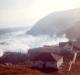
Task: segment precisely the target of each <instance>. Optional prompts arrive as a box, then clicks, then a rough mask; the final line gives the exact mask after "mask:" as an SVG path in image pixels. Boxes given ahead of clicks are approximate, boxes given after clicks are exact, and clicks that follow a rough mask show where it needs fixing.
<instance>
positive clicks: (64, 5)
mask: <svg viewBox="0 0 80 75" xmlns="http://www.w3.org/2000/svg"><path fill="white" fill-rule="evenodd" d="M73 8H80V0H0V28H3V27H15V26H31V25H34V24H35V23H36V22H37V21H38V20H40V19H41V18H43V17H44V16H46V15H48V14H50V13H52V12H55V11H62V10H68V9H73Z"/></svg>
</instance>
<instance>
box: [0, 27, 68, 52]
mask: <svg viewBox="0 0 80 75" xmlns="http://www.w3.org/2000/svg"><path fill="white" fill-rule="evenodd" d="M66 41H68V39H67V38H66V37H65V35H63V36H61V37H57V36H56V35H53V36H49V35H39V36H33V35H30V34H27V28H25V29H20V30H17V29H16V30H15V29H13V30H11V29H10V30H9V29H8V30H7V29H4V30H2V29H1V30H0V53H3V52H21V53H27V52H28V50H29V49H30V48H37V47H42V46H44V45H56V44H57V45H58V43H59V42H66Z"/></svg>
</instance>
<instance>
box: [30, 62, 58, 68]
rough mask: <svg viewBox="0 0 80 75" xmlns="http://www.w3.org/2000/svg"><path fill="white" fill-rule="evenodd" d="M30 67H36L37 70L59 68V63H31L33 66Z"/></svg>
mask: <svg viewBox="0 0 80 75" xmlns="http://www.w3.org/2000/svg"><path fill="white" fill-rule="evenodd" d="M30 67H35V68H43V67H45V68H57V63H56V62H55V63H53V62H49V61H48V62H46V63H44V62H43V61H31V66H30Z"/></svg>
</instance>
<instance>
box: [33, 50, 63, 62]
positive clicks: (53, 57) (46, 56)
mask: <svg viewBox="0 0 80 75" xmlns="http://www.w3.org/2000/svg"><path fill="white" fill-rule="evenodd" d="M61 58H62V56H60V55H57V54H54V53H50V52H42V53H37V54H36V53H35V54H34V55H33V56H32V57H31V60H33V61H37V60H41V61H44V62H47V61H52V62H57V61H58V60H59V59H61Z"/></svg>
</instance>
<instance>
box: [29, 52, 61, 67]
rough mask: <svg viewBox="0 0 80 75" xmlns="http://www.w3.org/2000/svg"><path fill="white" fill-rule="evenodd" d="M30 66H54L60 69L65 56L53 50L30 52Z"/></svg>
mask: <svg viewBox="0 0 80 75" xmlns="http://www.w3.org/2000/svg"><path fill="white" fill-rule="evenodd" d="M28 57H29V60H30V67H32V68H54V69H59V68H60V66H61V65H62V63H63V57H62V56H60V55H58V54H55V53H53V52H46V51H45V52H40V51H39V52H38V51H37V52H36V51H35V50H31V51H30V52H28Z"/></svg>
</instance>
